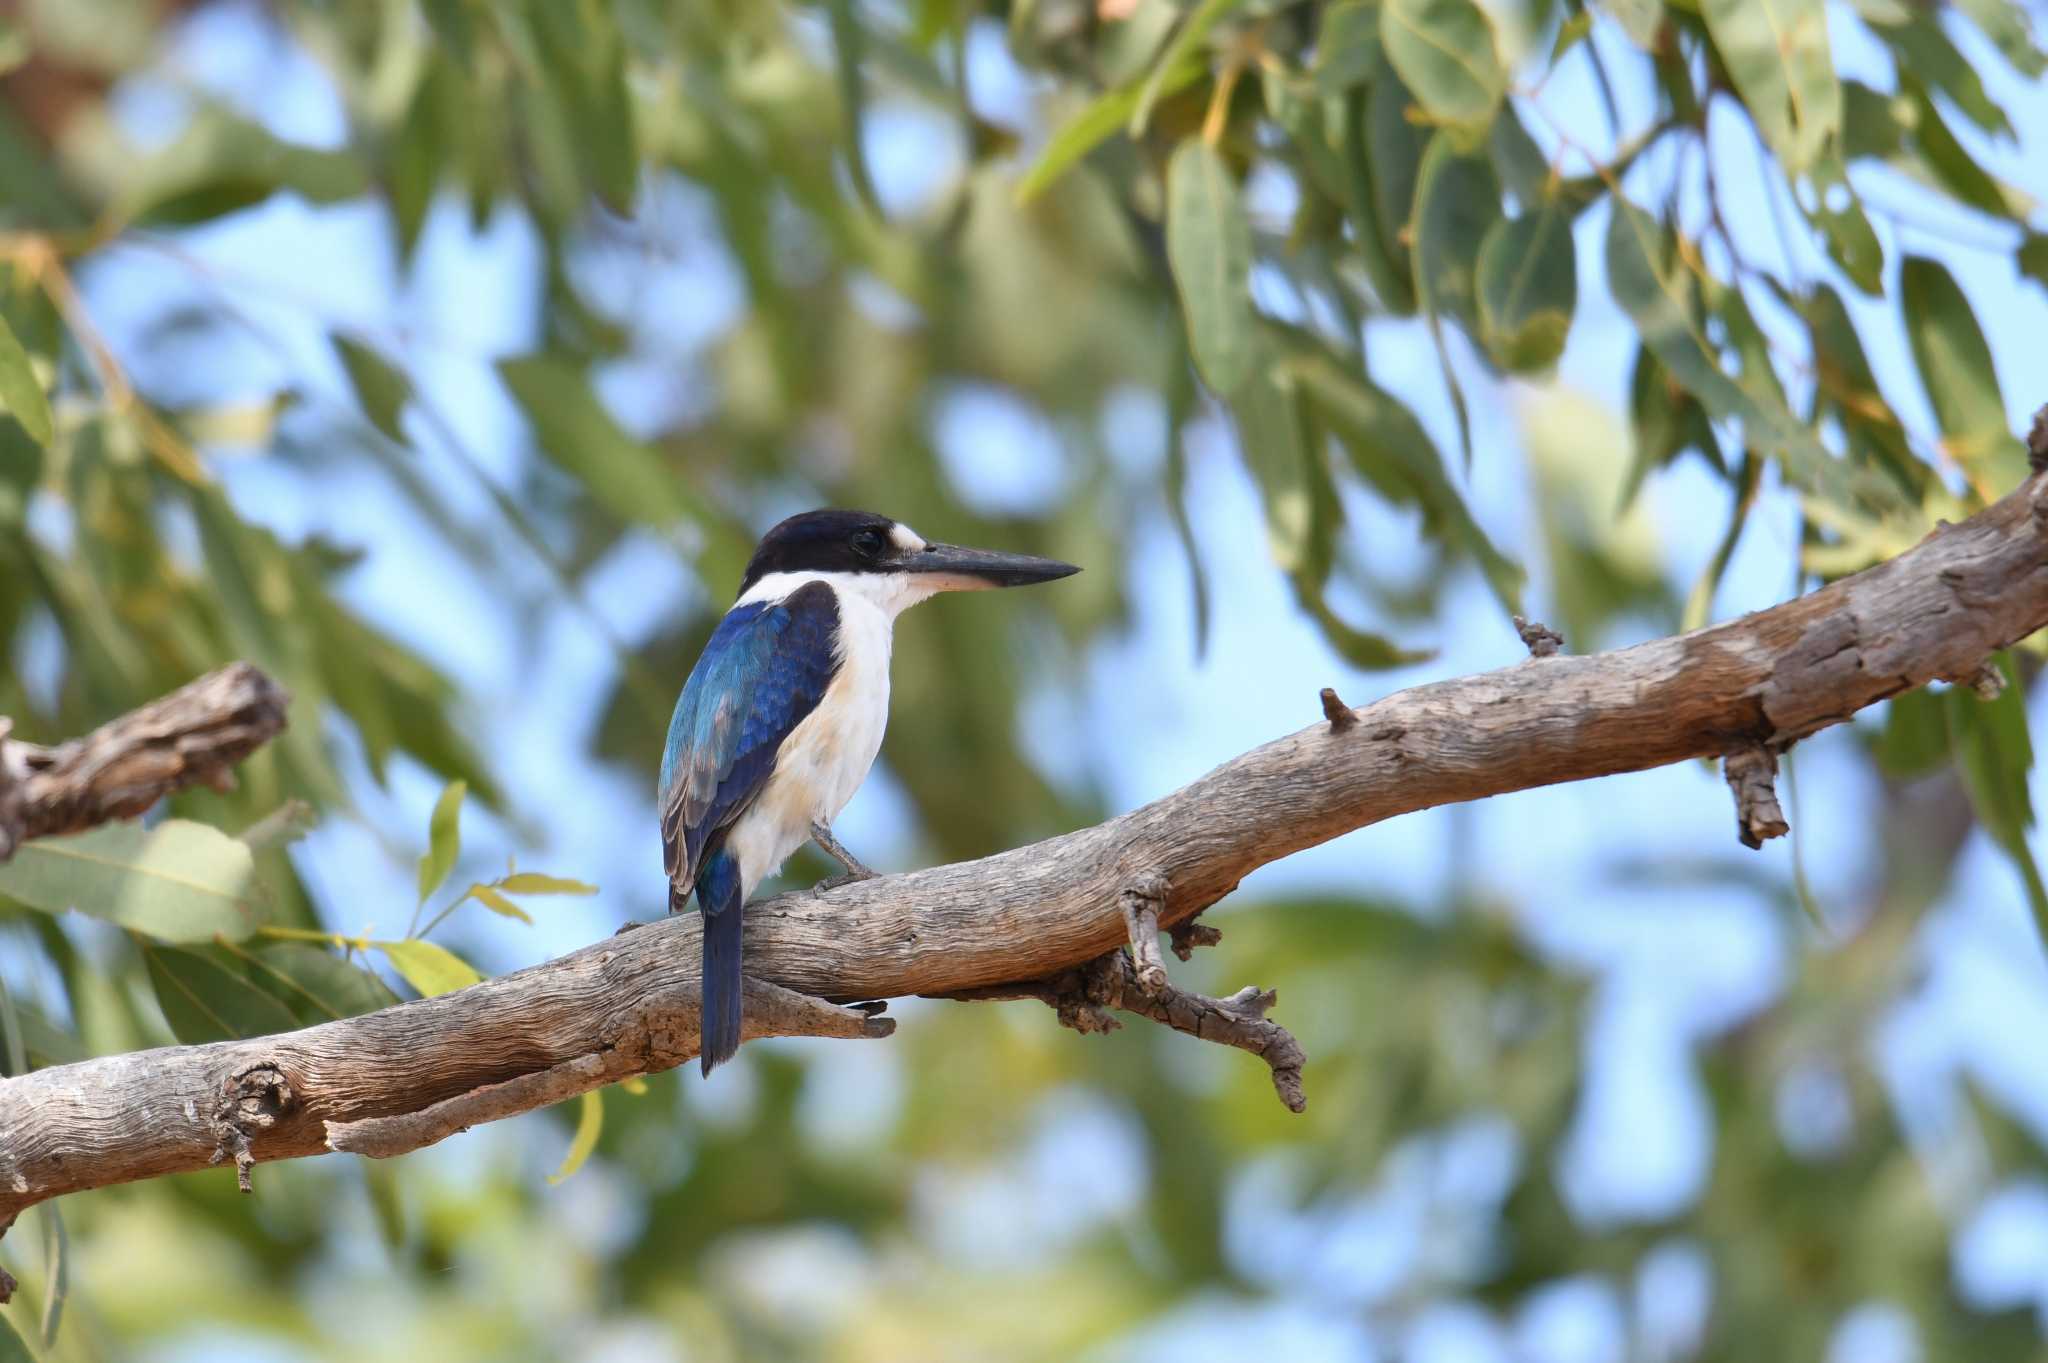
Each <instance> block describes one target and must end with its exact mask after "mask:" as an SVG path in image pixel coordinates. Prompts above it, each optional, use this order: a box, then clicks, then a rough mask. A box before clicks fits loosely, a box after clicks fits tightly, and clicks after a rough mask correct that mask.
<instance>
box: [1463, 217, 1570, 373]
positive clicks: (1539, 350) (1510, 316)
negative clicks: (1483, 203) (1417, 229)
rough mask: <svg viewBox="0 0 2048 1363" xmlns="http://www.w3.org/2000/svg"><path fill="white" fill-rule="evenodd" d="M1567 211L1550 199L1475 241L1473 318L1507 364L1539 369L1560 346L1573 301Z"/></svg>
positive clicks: (1560, 351) (1495, 354)
mask: <svg viewBox="0 0 2048 1363" xmlns="http://www.w3.org/2000/svg"><path fill="white" fill-rule="evenodd" d="M1578 292H1579V275H1578V251H1577V249H1576V248H1575V247H1574V246H1573V243H1572V222H1571V214H1570V213H1569V212H1567V211H1566V210H1565V206H1564V204H1563V202H1562V201H1561V200H1559V199H1557V198H1549V199H1544V200H1543V201H1541V202H1540V203H1539V204H1538V205H1537V206H1536V207H1535V209H1534V210H1533V211H1531V212H1525V213H1523V214H1522V216H1521V217H1519V218H1515V219H1512V220H1509V219H1505V218H1503V219H1501V220H1500V221H1498V222H1496V223H1494V225H1493V226H1492V227H1490V228H1488V229H1487V232H1486V240H1485V241H1484V242H1483V243H1481V245H1480V248H1479V283H1478V293H1479V325H1480V334H1481V336H1482V338H1483V339H1484V340H1485V342H1486V348H1487V349H1488V350H1489V351H1491V352H1492V354H1493V357H1494V359H1495V360H1496V361H1497V362H1498V363H1499V364H1500V365H1501V366H1502V367H1503V368H1506V369H1514V370H1530V369H1545V368H1548V367H1549V366H1550V365H1552V364H1555V363H1556V362H1557V357H1558V356H1559V355H1561V354H1563V353H1564V343H1565V337H1566V335H1567V334H1568V333H1569V332H1570V331H1571V325H1572V309H1573V308H1574V307H1575V306H1576V305H1577V303H1578Z"/></svg>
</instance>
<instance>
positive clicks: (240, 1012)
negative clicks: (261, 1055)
mask: <svg viewBox="0 0 2048 1363" xmlns="http://www.w3.org/2000/svg"><path fill="white" fill-rule="evenodd" d="M142 956H143V962H144V964H145V965H146V966H147V967H148V970H149V983H150V987H151V988H153V989H154V990H155V991H156V1000H157V1003H158V1004H160V1005H161V1006H162V1007H163V1010H164V1020H165V1021H166V1022H168V1023H170V1024H171V1034H172V1035H173V1036H176V1037H177V1038H178V1040H180V1041H182V1042H184V1043H185V1044H187V1045H197V1044H199V1043H201V1042H207V1041H241V1040H246V1039H248V1038H250V1037H256V1036H269V1035H271V1034H272V1033H276V1032H289V1031H293V1030H295V1029H296V1028H297V1027H298V1025H299V1023H298V1019H297V1018H295V1017H293V1016H292V1014H291V1011H290V1010H289V1009H287V1008H286V1007H285V1006H284V1005H283V1004H282V1003H279V1002H278V1001H277V999H275V998H274V997H272V996H271V995H270V994H269V993H267V992H265V991H264V990H262V989H259V988H257V987H256V986H255V985H253V984H251V983H249V981H248V980H247V979H245V978H244V977H243V976H242V974H241V973H240V972H239V971H237V970H236V969H235V968H234V966H233V964H232V961H231V958H227V957H225V956H224V955H223V954H221V953H219V952H201V951H191V950H187V949H185V948H182V947H159V946H148V947H144V948H143V952H142Z"/></svg>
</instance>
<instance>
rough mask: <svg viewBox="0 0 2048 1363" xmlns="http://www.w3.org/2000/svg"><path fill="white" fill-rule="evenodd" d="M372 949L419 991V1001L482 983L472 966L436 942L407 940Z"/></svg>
mask: <svg viewBox="0 0 2048 1363" xmlns="http://www.w3.org/2000/svg"><path fill="white" fill-rule="evenodd" d="M375 945H376V948H377V950H379V951H381V952H383V953H384V957H385V959H386V960H388V961H390V962H391V968H392V969H394V970H396V971H397V972H398V973H399V975H400V976H402V977H403V978H404V980H405V982H406V983H407V984H409V985H411V986H412V987H413V988H414V989H417V990H419V992H420V996H421V997H422V998H432V997H433V996H434V995H436V994H449V993H453V992H454V991H455V990H457V989H467V988H468V987H469V986H471V985H473V984H478V983H481V982H482V980H483V976H482V975H480V974H478V973H477V969H476V967H475V966H473V965H471V964H470V963H469V962H467V961H465V960H463V959H462V958H461V957H460V956H457V955H456V954H455V953H454V952H452V951H450V950H449V949H448V948H446V947H444V946H442V945H441V944H440V943H438V942H428V941H423V940H421V939H420V938H417V937H408V938H406V939H405V940H404V941H401V942H378V943H376V944H375Z"/></svg>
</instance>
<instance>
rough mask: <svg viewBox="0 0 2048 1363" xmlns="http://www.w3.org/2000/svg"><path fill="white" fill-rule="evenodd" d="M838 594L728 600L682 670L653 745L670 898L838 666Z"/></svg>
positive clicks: (750, 794) (820, 589) (683, 888)
mask: <svg viewBox="0 0 2048 1363" xmlns="http://www.w3.org/2000/svg"><path fill="white" fill-rule="evenodd" d="M838 643H839V602H838V599H837V598H836V597H835V596H834V595H833V592H832V589H831V588H830V587H828V586H826V585H825V584H824V583H822V582H815V581H814V582H807V583H805V584H804V585H803V586H801V587H799V588H797V589H796V590H795V591H794V592H791V593H790V594H789V596H787V597H786V598H784V599H783V600H781V601H778V602H772V603H771V602H754V603H751V604H748V605H745V606H736V607H734V608H733V609H732V610H731V611H729V612H728V613H727V614H726V617H725V619H723V620H721V621H720V622H719V624H718V628H717V629H715V630H713V631H712V634H711V641H710V642H709V643H708V644H706V645H705V646H704V652H703V655H702V656H701V657H699V658H698V659H697V665H696V667H694V668H693V669H691V671H690V680H689V681H688V682H687V683H685V684H684V686H683V694H682V697H681V698H680V699H679V700H677V701H676V709H675V714H674V715H673V716H672V717H671V718H670V720H669V725H668V743H667V746H666V747H664V748H663V750H662V754H661V841H662V851H663V854H664V858H665V860H666V862H667V866H668V874H669V884H670V887H671V891H670V901H671V907H680V903H681V901H682V900H683V899H684V898H685V897H686V896H687V895H688V894H689V891H690V888H691V886H693V885H695V884H696V882H697V877H698V876H699V874H700V873H701V872H702V871H703V869H704V862H705V859H706V856H707V849H711V850H715V849H716V845H717V843H718V842H720V841H722V839H721V838H719V837H718V835H719V834H720V833H721V832H722V831H723V830H724V829H725V828H726V827H728V826H729V825H730V824H731V823H732V821H733V820H734V819H737V818H738V817H739V816H740V815H741V814H742V813H743V812H745V810H746V808H747V806H748V805H749V804H751V803H753V800H754V797H755V796H757V795H759V794H760V793H761V787H762V786H764V785H765V784H767V781H768V776H769V774H770V773H771V772H773V771H774V770H775V755H776V751H777V750H778V749H779V748H780V747H781V746H782V741H783V739H785V738H787V737H788V736H789V733H790V730H792V729H794V728H796V726H797V725H798V724H799V723H801V722H802V721H803V719H804V717H805V716H806V715H808V714H810V712H811V711H812V710H814V709H816V708H817V705H818V702H819V700H820V699H822V698H823V696H824V694H825V688H826V687H827V686H829V685H831V683H832V677H833V674H834V673H835V672H837V671H838V665H839V662H838V652H839V649H838Z"/></svg>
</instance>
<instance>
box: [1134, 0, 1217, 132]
mask: <svg viewBox="0 0 2048 1363" xmlns="http://www.w3.org/2000/svg"><path fill="white" fill-rule="evenodd" d="M1243 3H1244V0H1202V2H1201V3H1200V4H1199V5H1197V6H1196V7H1195V12H1194V13H1193V14H1190V15H1189V16H1188V17H1187V22H1186V23H1184V24H1182V25H1181V26H1180V29H1179V31H1178V32H1176V33H1175V34H1174V35H1173V41H1171V42H1169V43H1168V44H1167V45H1166V51H1165V52H1163V53H1161V54H1160V57H1159V61H1158V62H1157V63H1156V64H1155V65H1154V66H1153V68H1152V74H1151V75H1150V76H1147V77H1146V78H1145V84H1144V86H1143V87H1142V88H1141V89H1140V90H1139V91H1138V104H1137V107H1136V108H1135V109H1133V110H1131V124H1130V131H1131V136H1132V137H1140V136H1143V135H1144V132H1145V125H1146V124H1147V123H1149V122H1151V120H1152V106H1153V105H1155V104H1157V103H1158V102H1159V99H1160V96H1161V95H1163V94H1164V93H1165V88H1166V82H1167V80H1168V79H1169V78H1170V77H1171V76H1172V75H1173V73H1174V72H1175V71H1176V70H1178V69H1179V68H1180V67H1181V66H1182V65H1184V64H1185V63H1186V62H1187V60H1188V58H1190V57H1193V56H1196V55H1198V54H1199V53H1200V51H1201V47H1202V43H1203V42H1204V41H1205V40H1206V39H1207V38H1208V36H1209V30H1210V29H1212V28H1214V27H1216V24H1217V22H1218V21H1219V20H1221V19H1222V18H1223V17H1224V16H1225V15H1227V14H1229V13H1230V11H1232V10H1234V9H1236V8H1237V7H1238V6H1239V5H1241V4H1243Z"/></svg>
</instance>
